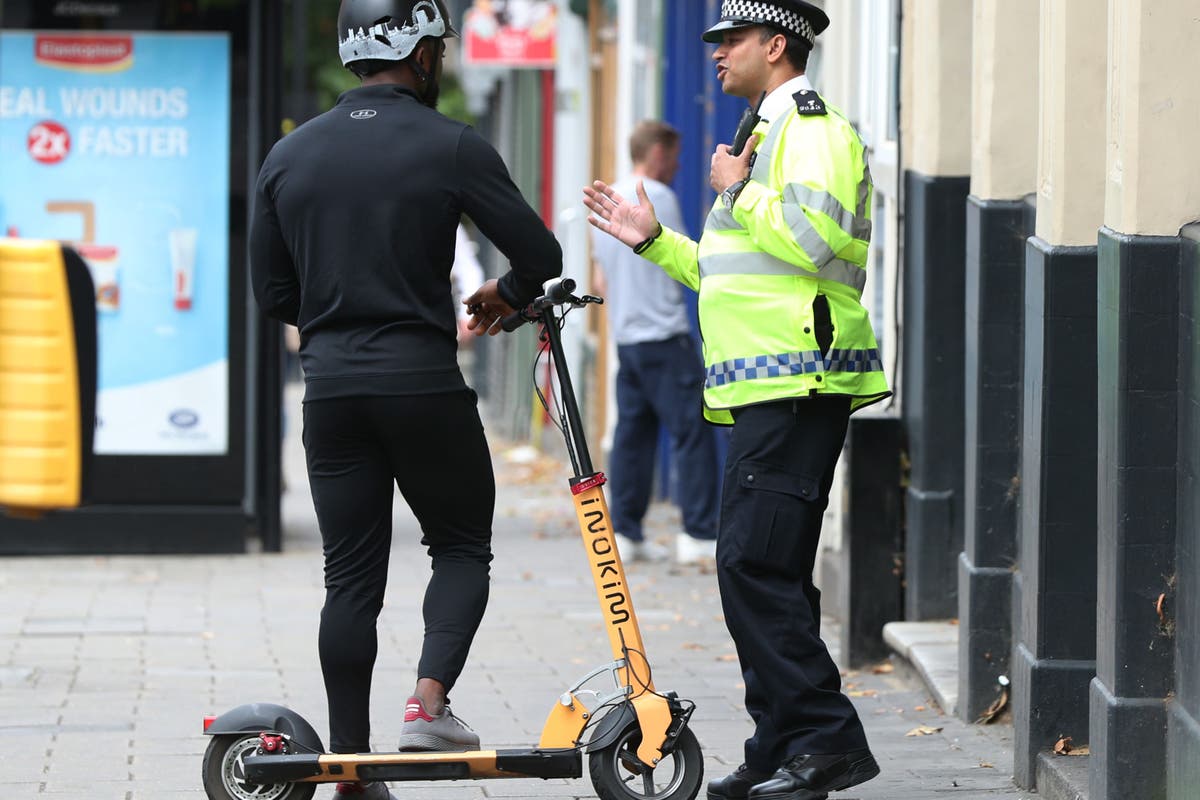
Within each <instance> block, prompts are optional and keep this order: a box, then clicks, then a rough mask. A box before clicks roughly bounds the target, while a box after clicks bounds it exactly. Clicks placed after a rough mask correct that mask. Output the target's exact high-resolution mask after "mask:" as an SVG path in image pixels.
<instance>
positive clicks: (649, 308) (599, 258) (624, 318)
mask: <svg viewBox="0 0 1200 800" xmlns="http://www.w3.org/2000/svg"><path fill="white" fill-rule="evenodd" d="M642 180H643V181H645V185H646V194H647V195H648V196H649V197H650V202H651V203H653V204H654V211H655V213H656V214H657V215H658V220H659V222H661V223H662V224H663V225H665V226H666V227H668V228H671V229H672V230H676V231H683V230H684V227H683V217H682V215H681V214H680V212H679V201H678V200H676V199H675V193H674V192H672V191H671V189H670V187H669V186H667V185H666V184H663V183H659V182H658V181H655V180H651V179H650V178H643V179H642ZM613 188H614V189H616V190H617V193H618V194H620V195H621V196H622V197H625V198H627V199H629V200H631V201H633V202H635V203H636V202H637V178H632V177H630V178H625V179H623V180H620V181H617V182H616V183H614V184H613ZM592 255H593V257H594V258H595V259H596V263H598V264H599V265H600V267H601V268H602V269H603V270H604V277H605V278H606V279H607V282H608V295H607V296H606V297H605V298H604V302H605V304H606V305H607V306H608V314H609V324H610V325H611V327H612V331H613V339H614V340H615V341H616V343H617V344H638V343H641V342H657V341H662V340H663V339H670V338H671V337H672V336H678V335H679V334H681V333H687V332H688V331H689V330H690V327H689V325H688V316H687V308H686V307H685V306H684V303H683V294H682V291H683V287H681V286H680V285H679V284H678V283H676V282H675V281H673V280H671V279H670V278H668V277H667V274H666V273H665V272H663V271H662V268H661V267H659V266H658V265H657V264H655V263H653V262H651V261H647V260H646V259H644V258H642V257H641V256H639V255H635V254H634V252H633V250H632V249H630V248H629V247H627V246H626V245H623V244H621V243H620V242H618V241H617V240H616V239H614V238H613V237H611V236H609V235H608V234H607V233H604V232H603V231H600V230H597V229H595V228H592Z"/></svg>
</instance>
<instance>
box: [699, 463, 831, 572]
mask: <svg viewBox="0 0 1200 800" xmlns="http://www.w3.org/2000/svg"><path fill="white" fill-rule="evenodd" d="M735 471H736V477H737V484H736V487H734V490H733V491H732V492H731V493H730V497H728V498H726V501H725V502H724V503H723V504H722V505H723V508H722V509H721V514H722V520H728V522H727V523H726V522H724V521H723V522H722V525H721V528H722V530H721V536H729V537H730V538H731V539H732V540H733V543H734V545H733V547H730V548H729V549H728V550H727V553H728V556H729V558H730V559H731V560H732V561H734V562H735V563H740V564H742V565H744V566H747V567H752V568H755V569H760V570H764V571H770V572H790V571H792V570H794V569H796V568H797V564H796V559H797V556H798V554H799V553H800V552H801V547H802V543H803V542H804V541H805V540H806V539H807V537H808V536H811V535H813V532H814V531H815V530H816V529H815V528H814V525H813V520H814V519H819V518H820V511H819V507H818V506H817V504H816V501H817V497H818V493H819V485H818V483H817V481H816V479H814V478H809V477H807V476H805V475H800V474H797V473H791V472H785V471H783V470H781V469H779V468H778V467H775V466H772V465H770V464H766V463H763V462H760V461H742V462H741V463H739V464H738V465H737V466H736V467H735Z"/></svg>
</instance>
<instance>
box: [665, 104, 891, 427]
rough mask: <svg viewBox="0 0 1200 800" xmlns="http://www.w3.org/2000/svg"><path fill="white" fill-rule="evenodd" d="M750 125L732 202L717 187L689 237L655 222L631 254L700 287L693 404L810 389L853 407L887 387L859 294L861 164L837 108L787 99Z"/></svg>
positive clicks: (864, 215)
mask: <svg viewBox="0 0 1200 800" xmlns="http://www.w3.org/2000/svg"><path fill="white" fill-rule="evenodd" d="M756 133H758V134H760V136H761V137H762V138H761V140H760V144H759V146H758V151H757V155H756V157H755V159H756V160H755V162H754V167H753V169H752V170H751V173H750V181H749V182H748V183H747V184H746V186H745V188H744V189H743V190H742V192H741V194H740V195H739V197H738V199H737V203H736V204H735V205H734V208H733V212H732V213H730V212H729V211H727V210H726V209H725V206H724V204H723V203H722V202H721V199H720V198H717V201H716V203H715V204H714V205H713V209H712V211H710V212H709V215H708V220H707V221H706V222H705V226H704V233H703V235H702V236H701V237H700V242H699V244H698V245H697V243H696V242H693V241H692V240H691V239H688V238H687V237H686V236H684V235H683V234H680V233H678V232H676V231H672V230H667V229H664V231H663V233H662V235H661V236H660V237H659V238H658V239H657V240H656V241H655V242H654V243H653V244H652V245H651V246H650V248H649V249H647V250H646V251H645V252H644V253H643V255H644V256H645V257H646V258H648V259H650V260H651V261H654V262H655V263H657V264H659V265H660V266H661V267H662V268H663V269H664V270H665V271H666V272H667V274H668V275H670V276H671V277H672V278H674V279H675V280H677V281H679V282H681V283H683V284H685V285H687V286H690V287H691V288H693V289H696V290H698V291H699V292H700V330H701V334H702V338H703V341H704V364H705V368H706V370H707V379H706V381H705V387H704V414H705V417H706V418H708V419H709V421H711V422H716V423H719V424H726V425H728V424H732V422H733V417H732V415H731V414H730V412H729V410H730V409H733V408H739V407H741V406H747V405H752V404H754V403H762V402H767V401H770V400H780V399H786V398H794V397H807V396H810V395H812V394H828V395H847V396H849V397H851V398H853V400H852V402H851V408H852V409H855V410H856V409H858V408H861V407H863V406H865V405H868V404H870V403H873V402H875V401H878V400H881V399H883V398H885V397H887V396H888V394H889V391H888V388H887V380H886V378H885V377H884V373H883V363H882V359H881V357H880V354H879V348H878V345H877V344H876V342H875V334H874V331H873V330H872V329H871V323H870V320H869V319H868V316H867V310H866V308H864V307H863V305H862V303H861V301H860V298H861V296H862V290H863V286H864V285H865V283H866V264H867V252H868V244H869V242H870V238H871V194H872V185H871V173H870V170H869V168H868V165H867V160H866V154H865V152H864V150H863V145H862V141H861V140H860V139H859V137H858V134H857V133H856V132H855V130H854V128H853V127H852V126H851V125H850V123H849V122H847V121H846V119H845V117H843V116H842V115H841V113H840V112H838V111H836V110H835V109H833V108H829V113H828V114H820V115H813V114H805V115H801V114H799V113H798V112H797V110H796V108H795V107H792V108H790V109H789V110H788V112H787V113H785V114H782V115H780V116H779V117H778V118H777V119H776V120H775V121H774V122H773V123H766V122H763V123H760V124H759V127H758V128H757V129H756Z"/></svg>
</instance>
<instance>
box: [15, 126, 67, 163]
mask: <svg viewBox="0 0 1200 800" xmlns="http://www.w3.org/2000/svg"><path fill="white" fill-rule="evenodd" d="M25 148H26V150H28V151H29V156H30V158H32V159H33V160H34V161H36V162H38V163H39V164H47V165H53V164H57V163H59V162H60V161H62V160H63V159H64V158H66V157H67V156H68V155H69V154H70V152H71V134H70V132H69V131H67V129H66V128H64V127H63V126H62V125H59V124H58V123H57V122H55V121H54V120H52V119H46V120H42V121H41V122H39V123H38V124H37V125H34V126H33V127H32V128H30V129H29V134H28V135H27V136H26V137H25Z"/></svg>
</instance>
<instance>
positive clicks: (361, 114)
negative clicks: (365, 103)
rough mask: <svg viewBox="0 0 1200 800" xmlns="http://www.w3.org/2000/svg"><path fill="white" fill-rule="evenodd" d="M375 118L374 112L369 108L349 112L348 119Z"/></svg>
mask: <svg viewBox="0 0 1200 800" xmlns="http://www.w3.org/2000/svg"><path fill="white" fill-rule="evenodd" d="M373 116H375V111H374V110H373V109H370V108H360V109H359V110H358V111H351V112H350V119H370V118H371V117H373Z"/></svg>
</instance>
